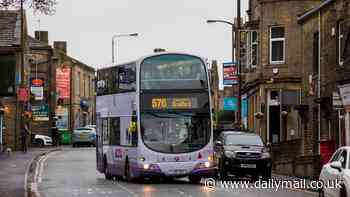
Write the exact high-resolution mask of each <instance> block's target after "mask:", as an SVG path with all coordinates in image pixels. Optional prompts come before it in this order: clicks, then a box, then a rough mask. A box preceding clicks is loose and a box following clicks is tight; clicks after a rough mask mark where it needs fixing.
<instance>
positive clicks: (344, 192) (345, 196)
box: [340, 185, 348, 197]
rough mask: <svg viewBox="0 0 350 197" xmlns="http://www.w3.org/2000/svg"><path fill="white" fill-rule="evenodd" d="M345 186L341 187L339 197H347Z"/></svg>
mask: <svg viewBox="0 0 350 197" xmlns="http://www.w3.org/2000/svg"><path fill="white" fill-rule="evenodd" d="M347 196H348V195H347V194H346V188H345V185H342V187H341V189H340V197H347Z"/></svg>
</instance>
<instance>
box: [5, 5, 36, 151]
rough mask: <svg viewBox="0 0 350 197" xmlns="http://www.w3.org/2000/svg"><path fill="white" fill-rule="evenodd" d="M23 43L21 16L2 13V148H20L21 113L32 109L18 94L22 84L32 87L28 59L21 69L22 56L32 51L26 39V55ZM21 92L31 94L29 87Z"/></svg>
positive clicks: (12, 12) (10, 12)
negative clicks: (29, 82) (21, 100)
mask: <svg viewBox="0 0 350 197" xmlns="http://www.w3.org/2000/svg"><path fill="white" fill-rule="evenodd" d="M24 19H25V17H24ZM23 24H24V28H23V29H24V35H27V33H26V32H27V26H26V25H27V23H26V20H24V21H23ZM20 41H21V17H20V12H19V11H9V10H0V67H1V72H0V148H2V147H10V148H12V149H19V148H20V125H22V122H23V121H22V120H23V117H22V116H21V112H22V111H24V110H25V109H27V107H28V102H20V101H19V100H20V99H19V98H20V97H19V96H18V94H17V92H18V91H19V89H20V84H28V78H29V69H30V68H29V65H28V64H27V61H26V58H25V59H24V62H23V67H22V66H21V65H22V64H21V61H22V60H21V59H22V58H21V54H22V53H27V52H28V50H29V49H28V44H27V40H26V38H24V46H23V49H24V51H22V49H21V44H20V43H21V42H20ZM22 74H23V76H21V75H22ZM21 88H23V90H28V86H26V85H25V86H23V87H21ZM25 92H27V91H24V93H25Z"/></svg>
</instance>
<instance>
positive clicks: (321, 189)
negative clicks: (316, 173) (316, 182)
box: [318, 188, 324, 197]
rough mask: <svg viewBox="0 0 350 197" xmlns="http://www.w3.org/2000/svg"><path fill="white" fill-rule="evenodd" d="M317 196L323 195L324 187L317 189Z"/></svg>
mask: <svg viewBox="0 0 350 197" xmlns="http://www.w3.org/2000/svg"><path fill="white" fill-rule="evenodd" d="M318 196H319V197H324V189H323V188H320V189H319V190H318Z"/></svg>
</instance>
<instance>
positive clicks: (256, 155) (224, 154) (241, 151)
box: [214, 131, 272, 179]
mask: <svg viewBox="0 0 350 197" xmlns="http://www.w3.org/2000/svg"><path fill="white" fill-rule="evenodd" d="M214 149H215V158H216V162H217V166H218V171H219V177H220V178H221V179H226V178H227V177H228V176H229V175H235V176H237V177H243V176H246V175H250V176H251V177H252V178H254V179H256V178H259V176H262V178H263V179H270V178H271V166H272V165H271V164H272V163H271V155H270V148H269V147H268V146H266V145H265V144H264V143H263V141H262V139H261V137H260V136H259V135H257V134H255V133H247V132H242V131H223V132H222V133H221V134H220V135H219V137H218V138H217V140H216V142H215V147H214Z"/></svg>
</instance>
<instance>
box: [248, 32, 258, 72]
mask: <svg viewBox="0 0 350 197" xmlns="http://www.w3.org/2000/svg"><path fill="white" fill-rule="evenodd" d="M250 37H251V43H250V46H251V51H250V65H251V68H256V65H257V64H258V32H256V31H252V32H250Z"/></svg>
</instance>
